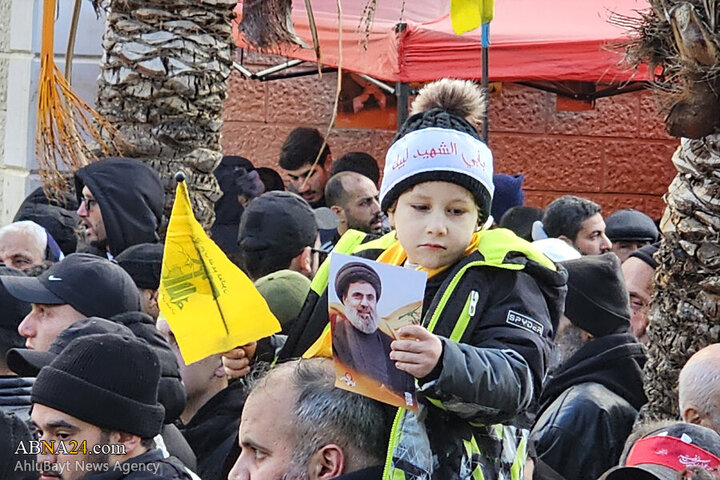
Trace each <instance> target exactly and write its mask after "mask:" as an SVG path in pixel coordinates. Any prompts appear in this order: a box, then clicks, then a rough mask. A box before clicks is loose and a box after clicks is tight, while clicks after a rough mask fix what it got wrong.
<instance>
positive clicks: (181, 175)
mask: <svg viewBox="0 0 720 480" xmlns="http://www.w3.org/2000/svg"><path fill="white" fill-rule="evenodd" d="M185 178H186V177H185V173H184V172H177V173H176V174H175V180H176V181H177V182H178V183H185ZM185 191H187V184H186V185H185ZM190 215H194V213H193V211H192V203H190ZM192 240H193V245H194V246H195V251H196V252H197V254H198V258H199V259H200V264H201V265H202V267H203V271H204V272H205V277H207V279H208V283H210V289H211V290H212V294H213V298H214V299H215V303H216V304H217V308H218V313H219V314H220V319H221V320H222V324H223V327H225V334H226V335H229V334H230V329H228V325H227V320H226V319H225V315H224V314H223V311H222V305H220V302H219V301H218V298H219V297H220V290H219V289H218V287H217V285H215V281H214V280H213V276H212V275H210V268H209V267H208V265H207V263H205V258H204V257H203V255H202V253H200V250H198V244H197V241H196V239H195V235H193V236H192Z"/></svg>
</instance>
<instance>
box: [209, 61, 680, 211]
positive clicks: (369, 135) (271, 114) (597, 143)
mask: <svg viewBox="0 0 720 480" xmlns="http://www.w3.org/2000/svg"><path fill="white" fill-rule="evenodd" d="M252 62H256V63H257V65H267V62H266V60H265V59H263V58H262V57H257V56H256V57H250V62H247V61H246V62H245V64H246V65H248V63H252ZM251 68H253V69H254V70H257V68H258V67H257V66H254V67H253V66H251ZM336 82H337V77H336V75H335V74H325V75H323V77H322V79H318V77H317V75H315V76H310V77H300V78H294V79H285V80H274V81H270V82H260V81H257V80H247V79H245V78H244V77H242V76H241V75H240V74H239V73H237V72H234V73H233V75H232V77H231V82H230V96H229V99H228V100H227V102H226V108H225V124H224V127H223V130H222V133H223V141H222V143H223V151H224V153H225V154H226V155H242V156H245V157H247V158H249V159H250V160H252V161H253V163H254V164H255V165H256V166H270V167H274V166H276V162H277V156H278V153H279V151H280V146H281V145H282V142H283V140H284V139H285V137H286V135H287V134H288V133H289V132H290V131H291V130H292V129H293V128H295V127H297V126H300V125H311V126H316V127H317V128H319V129H320V131H322V132H325V131H326V130H327V125H328V122H329V121H330V117H331V113H332V104H333V99H334V95H335V86H336ZM393 134H394V132H393V131H388V130H363V129H340V128H336V129H333V131H332V133H331V135H330V138H329V143H330V146H331V148H332V152H333V156H334V157H335V158H337V157H339V156H340V155H342V154H343V153H346V152H349V151H353V150H360V151H367V152H369V153H371V154H372V155H374V156H375V157H376V158H377V159H378V161H379V162H381V163H382V162H383V159H384V155H385V151H386V150H387V147H388V145H389V143H390V141H391V139H392V137H393ZM677 144H678V141H677V140H676V139H673V138H671V137H669V136H668V135H667V134H665V132H664V130H663V125H662V121H661V117H660V114H659V113H658V111H657V107H656V102H655V99H654V97H653V94H652V93H651V92H647V91H645V92H635V93H628V94H623V95H618V96H616V97H611V98H604V99H599V100H597V102H596V104H595V108H594V109H592V110H588V111H579V112H575V111H574V112H570V111H557V109H556V96H555V95H554V94H551V93H546V92H543V91H540V90H536V89H532V88H529V87H524V86H520V85H516V84H503V85H502V88H501V91H500V92H499V93H497V94H494V95H493V96H492V97H491V106H490V147H491V148H492V150H493V153H494V155H495V171H496V172H502V173H524V174H525V176H526V179H525V184H524V187H525V188H524V189H525V194H526V203H527V204H528V205H535V206H540V207H544V206H546V205H547V204H548V203H549V202H550V201H552V200H553V199H554V198H556V197H558V196H560V195H564V194H576V195H581V196H585V197H588V198H591V199H593V200H595V201H597V202H598V203H600V204H601V205H602V206H603V209H604V212H605V213H606V214H608V213H611V212H612V211H614V210H617V209H619V208H626V207H633V208H637V209H640V210H643V211H645V212H647V213H648V214H649V215H651V216H652V217H653V218H659V217H660V216H661V215H662V211H663V209H664V204H663V201H662V195H663V193H664V192H665V191H666V190H667V186H668V185H669V184H670V182H671V181H672V179H673V177H674V175H675V169H674V167H673V165H672V163H671V161H670V158H671V156H672V153H673V151H674V150H675V148H676V146H677Z"/></svg>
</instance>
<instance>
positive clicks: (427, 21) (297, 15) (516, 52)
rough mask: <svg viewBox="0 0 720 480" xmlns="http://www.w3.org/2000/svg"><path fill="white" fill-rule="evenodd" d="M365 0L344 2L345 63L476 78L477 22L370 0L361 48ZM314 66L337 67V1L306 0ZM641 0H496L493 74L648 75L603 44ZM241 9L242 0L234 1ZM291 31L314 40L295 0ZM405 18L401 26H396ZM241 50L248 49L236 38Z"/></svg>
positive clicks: (374, 70) (373, 71)
mask: <svg viewBox="0 0 720 480" xmlns="http://www.w3.org/2000/svg"><path fill="white" fill-rule="evenodd" d="M366 3H367V0H351V1H350V2H348V1H345V2H343V21H342V36H343V48H342V53H343V62H342V63H343V69H345V70H349V71H353V72H357V73H364V74H367V75H370V76H372V77H374V78H378V79H381V80H385V81H392V82H395V81H403V82H425V81H431V80H436V79H438V78H442V77H450V78H466V79H475V80H477V79H479V78H480V76H481V62H480V56H481V47H480V29H477V30H475V31H473V32H469V33H466V34H464V35H462V36H458V35H455V33H454V32H453V31H452V28H451V26H450V16H449V3H450V2H438V1H437V0H412V1H411V0H405V2H404V3H405V11H404V12H403V13H402V14H401V6H402V3H403V2H402V0H378V2H377V3H378V9H377V11H376V13H375V19H374V21H373V23H372V27H371V31H370V35H369V38H368V42H367V48H365V47H364V41H365V38H366V35H365V32H364V31H363V28H362V26H361V14H362V9H363V7H364V5H365V4H366ZM312 6H313V11H314V14H315V21H316V24H317V28H318V34H319V37H320V44H321V48H322V63H323V64H324V65H328V66H333V67H336V66H337V65H338V18H337V10H336V2H335V0H312ZM648 8H649V6H648V4H647V0H496V2H495V19H494V20H493V21H492V23H491V24H490V41H491V46H490V51H489V58H490V60H489V79H490V80H491V81H583V82H592V83H603V84H613V83H619V82H625V81H628V80H646V79H647V78H648V77H647V72H646V71H645V70H644V69H643V70H641V71H640V72H635V71H632V70H628V69H627V67H624V66H621V65H620V64H619V62H620V61H621V59H622V54H621V53H619V52H617V51H614V52H613V51H609V49H610V47H611V46H612V45H614V44H617V43H618V42H621V41H622V40H624V39H625V37H626V35H627V32H625V31H623V29H622V28H620V27H618V26H616V25H613V24H611V23H609V22H608V19H609V18H610V17H611V15H612V14H613V13H617V14H621V15H626V16H631V17H639V14H638V11H639V10H640V11H642V10H647V9H648ZM236 12H237V13H238V18H240V16H241V14H242V0H240V3H239V4H238V6H237V8H236ZM293 23H294V26H295V30H296V32H297V34H298V35H299V36H300V37H302V38H303V39H304V40H305V41H306V42H308V44H312V40H311V36H310V30H309V27H308V19H307V12H306V11H305V6H304V2H303V1H302V0H293ZM400 23H406V24H407V27H406V28H405V30H404V31H402V32H398V31H397V30H398V29H397V28H396V27H397V25H398V24H400ZM236 40H237V44H238V46H239V47H245V48H247V45H246V43H245V42H244V40H243V39H242V38H241V37H240V36H239V35H237V33H236ZM280 53H281V54H283V55H284V56H287V57H289V58H296V59H301V60H307V61H313V62H314V61H315V53H314V51H313V50H311V49H302V48H295V47H293V48H283V49H281V51H280Z"/></svg>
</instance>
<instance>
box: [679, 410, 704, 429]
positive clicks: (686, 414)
mask: <svg viewBox="0 0 720 480" xmlns="http://www.w3.org/2000/svg"><path fill="white" fill-rule="evenodd" d="M682 418H683V420H684V421H685V423H693V424H695V425H700V423H701V422H702V420H703V416H702V415H700V412H699V411H698V409H697V408H695V407H694V406H693V405H688V406H687V407H685V409H684V410H683V412H682Z"/></svg>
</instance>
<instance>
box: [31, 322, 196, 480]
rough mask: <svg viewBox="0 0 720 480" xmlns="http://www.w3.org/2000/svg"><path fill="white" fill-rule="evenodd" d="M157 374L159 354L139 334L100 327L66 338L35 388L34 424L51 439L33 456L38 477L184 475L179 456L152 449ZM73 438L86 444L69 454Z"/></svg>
mask: <svg viewBox="0 0 720 480" xmlns="http://www.w3.org/2000/svg"><path fill="white" fill-rule="evenodd" d="M100 366H102V368H100ZM159 381H160V364H159V361H158V357H157V355H156V354H155V353H154V352H153V351H152V349H151V347H149V346H148V345H146V344H145V343H143V342H141V341H139V340H137V339H136V338H131V337H129V336H120V335H116V334H100V335H89V336H85V337H82V338H78V339H76V340H74V341H73V342H71V343H70V345H68V347H67V348H65V349H64V350H63V351H62V352H61V353H60V354H59V355H58V356H57V357H56V358H55V359H54V360H53V361H52V363H50V365H48V366H46V367H43V368H42V369H41V370H40V374H39V375H38V377H37V380H36V381H35V384H34V385H33V388H32V397H31V398H32V402H33V410H32V414H31V418H32V423H33V424H34V426H35V428H36V430H37V432H38V436H39V440H41V441H45V442H47V443H46V445H52V447H49V448H47V447H46V448H45V449H43V451H41V453H40V454H39V455H38V462H39V465H40V470H41V474H42V475H43V477H42V478H48V477H59V478H60V479H62V480H75V479H79V478H84V479H86V480H90V479H104V478H112V479H114V480H120V479H138V480H139V479H142V478H157V479H168V480H186V479H189V478H190V475H189V474H188V473H186V470H185V469H184V467H183V466H182V464H181V463H180V462H179V461H178V460H177V459H175V458H172V457H171V458H163V454H162V452H161V451H160V450H158V449H157V448H155V444H154V441H153V437H155V435H157V434H158V433H159V432H160V429H161V427H162V423H163V417H164V411H163V407H162V406H161V405H160V404H158V400H157V398H158V383H159ZM69 439H70V440H73V441H74V442H73V443H72V444H71V442H69V441H68V440H69ZM51 442H52V443H51ZM60 442H66V445H64V446H65V447H66V448H67V449H69V450H65V449H62V450H60V449H59V444H60ZM73 445H82V446H86V447H87V450H86V451H82V450H81V451H77V450H78V449H77V447H75V450H76V454H70V450H72V449H73ZM52 448H56V450H55V451H50V450H51V449H52ZM88 472H94V473H88ZM153 475H154V476H153Z"/></svg>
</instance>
